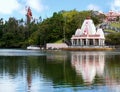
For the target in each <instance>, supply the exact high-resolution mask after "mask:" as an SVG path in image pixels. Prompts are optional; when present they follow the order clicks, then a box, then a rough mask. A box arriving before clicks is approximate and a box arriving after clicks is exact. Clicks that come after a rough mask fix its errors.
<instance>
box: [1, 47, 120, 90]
mask: <svg viewBox="0 0 120 92" xmlns="http://www.w3.org/2000/svg"><path fill="white" fill-rule="evenodd" d="M0 92H120V51H92V52H85V51H84V52H82V51H76V52H73V51H72V52H71V51H39V50H38V51H35V50H18V49H17V50H16V49H0Z"/></svg>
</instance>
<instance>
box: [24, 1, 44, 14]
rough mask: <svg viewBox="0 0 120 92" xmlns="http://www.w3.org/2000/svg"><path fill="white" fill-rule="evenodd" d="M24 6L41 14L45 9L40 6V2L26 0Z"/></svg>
mask: <svg viewBox="0 0 120 92" xmlns="http://www.w3.org/2000/svg"><path fill="white" fill-rule="evenodd" d="M26 4H27V5H28V6H30V7H31V8H33V9H34V10H35V11H37V12H42V11H43V10H44V9H46V6H44V5H43V4H42V2H41V0H26Z"/></svg>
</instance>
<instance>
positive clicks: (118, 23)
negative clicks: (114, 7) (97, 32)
mask: <svg viewBox="0 0 120 92" xmlns="http://www.w3.org/2000/svg"><path fill="white" fill-rule="evenodd" d="M110 25H111V26H112V27H117V28H120V22H113V23H111V24H110Z"/></svg>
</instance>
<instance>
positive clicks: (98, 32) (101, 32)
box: [96, 28, 105, 38]
mask: <svg viewBox="0 0 120 92" xmlns="http://www.w3.org/2000/svg"><path fill="white" fill-rule="evenodd" d="M96 34H97V35H100V38H105V36H104V33H103V30H102V29H101V28H99V29H98V30H97V32H96Z"/></svg>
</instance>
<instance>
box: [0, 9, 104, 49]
mask: <svg viewBox="0 0 120 92" xmlns="http://www.w3.org/2000/svg"><path fill="white" fill-rule="evenodd" d="M88 16H90V17H91V18H92V19H93V21H94V23H95V25H97V24H99V23H101V22H102V21H101V18H103V17H104V16H103V15H94V16H93V11H80V12H79V11H77V10H71V11H64V10H63V11H60V12H54V13H53V16H52V17H50V18H46V19H44V20H42V18H41V17H40V18H39V20H37V21H36V20H33V21H32V22H31V23H29V24H26V23H25V21H24V20H23V19H20V20H17V19H15V18H14V17H10V18H9V20H8V21H5V22H4V20H3V19H2V18H1V19H0V47H1V48H21V47H26V46H28V45H42V46H45V44H46V43H51V42H55V41H57V40H63V39H64V38H65V40H70V38H71V36H72V35H73V34H74V33H75V30H76V29H77V28H79V27H81V25H82V23H83V21H84V19H85V18H86V17H88Z"/></svg>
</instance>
